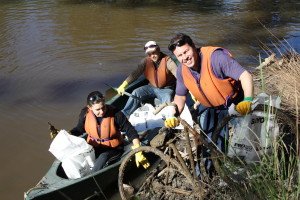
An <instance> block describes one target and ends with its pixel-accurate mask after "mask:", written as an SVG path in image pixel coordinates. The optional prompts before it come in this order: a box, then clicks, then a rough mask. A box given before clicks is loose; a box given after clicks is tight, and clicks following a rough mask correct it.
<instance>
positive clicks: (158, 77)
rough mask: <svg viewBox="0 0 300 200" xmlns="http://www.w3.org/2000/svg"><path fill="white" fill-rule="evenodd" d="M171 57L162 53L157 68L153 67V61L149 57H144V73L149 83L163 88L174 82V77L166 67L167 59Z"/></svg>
mask: <svg viewBox="0 0 300 200" xmlns="http://www.w3.org/2000/svg"><path fill="white" fill-rule="evenodd" d="M168 59H171V58H170V57H169V56H167V55H164V56H163V58H162V59H161V61H160V64H159V66H158V68H155V66H154V63H153V61H152V60H151V59H150V58H147V59H146V67H145V71H144V75H145V77H146V79H147V80H148V81H149V82H150V84H151V85H152V86H154V87H157V88H163V87H165V86H169V85H171V83H174V82H175V77H174V76H173V74H172V73H171V72H170V71H169V70H168V69H167V60H168Z"/></svg>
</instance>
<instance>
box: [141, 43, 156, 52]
mask: <svg viewBox="0 0 300 200" xmlns="http://www.w3.org/2000/svg"><path fill="white" fill-rule="evenodd" d="M156 47H157V45H155V44H152V45H149V46H147V47H144V50H145V51H146V50H147V49H149V48H156Z"/></svg>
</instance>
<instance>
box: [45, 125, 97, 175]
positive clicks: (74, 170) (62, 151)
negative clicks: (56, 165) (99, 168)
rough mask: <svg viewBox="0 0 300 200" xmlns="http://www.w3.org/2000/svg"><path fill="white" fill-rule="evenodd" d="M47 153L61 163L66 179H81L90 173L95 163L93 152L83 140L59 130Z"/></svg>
mask: <svg viewBox="0 0 300 200" xmlns="http://www.w3.org/2000/svg"><path fill="white" fill-rule="evenodd" d="M49 151H50V152H51V153H52V154H53V155H54V156H55V157H56V158H57V159H58V160H59V161H61V162H62V167H63V169H64V171H65V173H66V175H67V176H68V178H71V179H76V178H81V177H83V176H85V175H87V174H89V173H90V172H91V168H92V167H94V162H95V150H94V148H93V147H92V146H91V145H89V144H88V143H87V142H86V140H85V139H84V138H80V137H76V136H73V135H70V134H69V133H68V132H67V131H65V130H61V131H59V133H58V134H57V136H56V137H55V138H54V140H53V141H52V143H51V145H50V148H49Z"/></svg>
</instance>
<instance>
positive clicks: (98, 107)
mask: <svg viewBox="0 0 300 200" xmlns="http://www.w3.org/2000/svg"><path fill="white" fill-rule="evenodd" d="M88 108H89V109H90V110H91V111H93V113H94V115H95V116H96V117H103V116H104V115H105V113H106V105H105V103H104V101H100V102H98V103H95V104H93V105H91V106H88Z"/></svg>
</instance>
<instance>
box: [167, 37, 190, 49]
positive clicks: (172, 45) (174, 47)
mask: <svg viewBox="0 0 300 200" xmlns="http://www.w3.org/2000/svg"><path fill="white" fill-rule="evenodd" d="M186 43H187V42H186V41H185V40H184V39H180V40H177V41H175V42H173V43H172V44H169V46H168V49H169V50H170V51H172V52H173V51H174V50H175V49H176V47H181V46H183V45H184V44H186Z"/></svg>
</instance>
